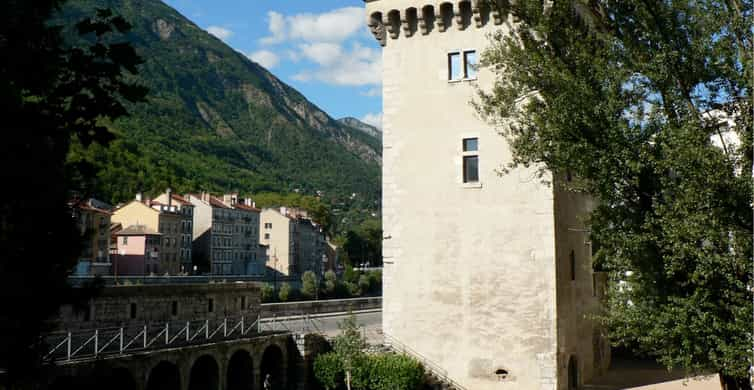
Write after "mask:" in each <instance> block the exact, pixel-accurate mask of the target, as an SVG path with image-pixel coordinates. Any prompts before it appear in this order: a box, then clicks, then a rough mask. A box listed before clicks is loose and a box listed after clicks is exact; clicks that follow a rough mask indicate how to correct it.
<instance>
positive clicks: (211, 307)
mask: <svg viewBox="0 0 754 390" xmlns="http://www.w3.org/2000/svg"><path fill="white" fill-rule="evenodd" d="M213 311H215V300H214V299H212V298H210V299H209V300H208V301H207V312H208V313H212V312H213Z"/></svg>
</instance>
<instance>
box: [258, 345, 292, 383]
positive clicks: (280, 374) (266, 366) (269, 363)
mask: <svg viewBox="0 0 754 390" xmlns="http://www.w3.org/2000/svg"><path fill="white" fill-rule="evenodd" d="M259 374H260V375H259V380H260V388H264V387H263V386H262V385H263V384H264V381H265V378H267V375H268V374H269V375H270V377H271V379H272V384H273V387H272V388H273V389H274V390H278V389H282V388H283V387H284V386H285V382H286V375H287V373H286V366H285V355H284V354H283V349H282V348H281V347H280V346H279V345H277V344H270V345H268V346H267V347H266V348H265V349H264V352H263V353H262V363H261V365H260V370H259Z"/></svg>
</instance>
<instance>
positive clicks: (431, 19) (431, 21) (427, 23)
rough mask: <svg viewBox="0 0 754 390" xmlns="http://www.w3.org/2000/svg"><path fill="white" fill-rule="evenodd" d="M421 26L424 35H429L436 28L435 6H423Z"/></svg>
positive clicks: (420, 19)
mask: <svg viewBox="0 0 754 390" xmlns="http://www.w3.org/2000/svg"><path fill="white" fill-rule="evenodd" d="M419 28H420V29H421V32H422V34H423V35H427V34H429V33H431V32H432V30H434V28H435V7H434V6H433V5H425V6H424V7H422V10H421V16H420V17H419Z"/></svg>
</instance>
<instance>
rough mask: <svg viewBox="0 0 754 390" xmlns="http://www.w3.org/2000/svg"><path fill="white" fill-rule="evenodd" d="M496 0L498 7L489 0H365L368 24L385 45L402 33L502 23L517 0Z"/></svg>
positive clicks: (411, 33)
mask: <svg viewBox="0 0 754 390" xmlns="http://www.w3.org/2000/svg"><path fill="white" fill-rule="evenodd" d="M494 1H496V2H497V6H491V5H490V4H489V2H488V1H485V0H455V1H432V0H420V1H417V0H364V2H365V3H366V14H367V25H368V26H369V29H370V30H371V31H372V34H373V35H374V37H375V38H376V39H377V41H378V42H379V43H380V44H381V45H382V46H385V45H386V44H387V41H388V39H387V38H388V37H390V39H398V37H399V36H400V35H401V32H403V36H404V37H406V38H409V37H412V36H414V35H415V34H416V33H420V34H422V35H428V34H430V33H431V32H433V31H437V32H440V33H442V32H445V31H447V29H449V28H453V27H455V28H457V29H458V30H465V29H467V28H471V27H472V26H473V27H475V28H481V27H483V26H484V25H486V24H487V23H490V22H492V23H494V24H496V25H501V24H503V23H504V22H505V21H506V20H507V18H508V17H509V15H508V14H509V12H508V10H509V9H510V5H511V3H513V4H515V3H516V0H494Z"/></svg>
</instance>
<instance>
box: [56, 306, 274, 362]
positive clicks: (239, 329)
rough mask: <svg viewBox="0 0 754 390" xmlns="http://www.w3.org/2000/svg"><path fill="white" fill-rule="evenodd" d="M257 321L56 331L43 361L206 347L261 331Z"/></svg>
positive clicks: (180, 322) (189, 322) (245, 319)
mask: <svg viewBox="0 0 754 390" xmlns="http://www.w3.org/2000/svg"><path fill="white" fill-rule="evenodd" d="M262 330H263V329H262V321H261V319H260V318H252V319H248V318H245V317H235V318H223V319H221V320H212V321H210V320H198V321H171V322H165V323H159V324H145V325H138V326H134V325H131V326H124V327H119V328H100V329H91V330H79V331H71V332H55V333H51V334H48V335H47V336H46V337H45V341H46V343H47V345H49V346H51V348H50V350H49V351H48V353H47V355H46V356H45V359H46V360H51V361H71V360H75V359H88V358H97V357H100V356H104V355H125V354H128V353H133V352H141V351H147V350H157V349H164V348H175V347H181V346H187V345H196V344H206V343H210V342H218V341H223V340H232V339H240V338H245V337H249V336H250V335H252V334H258V333H261V332H262Z"/></svg>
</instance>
